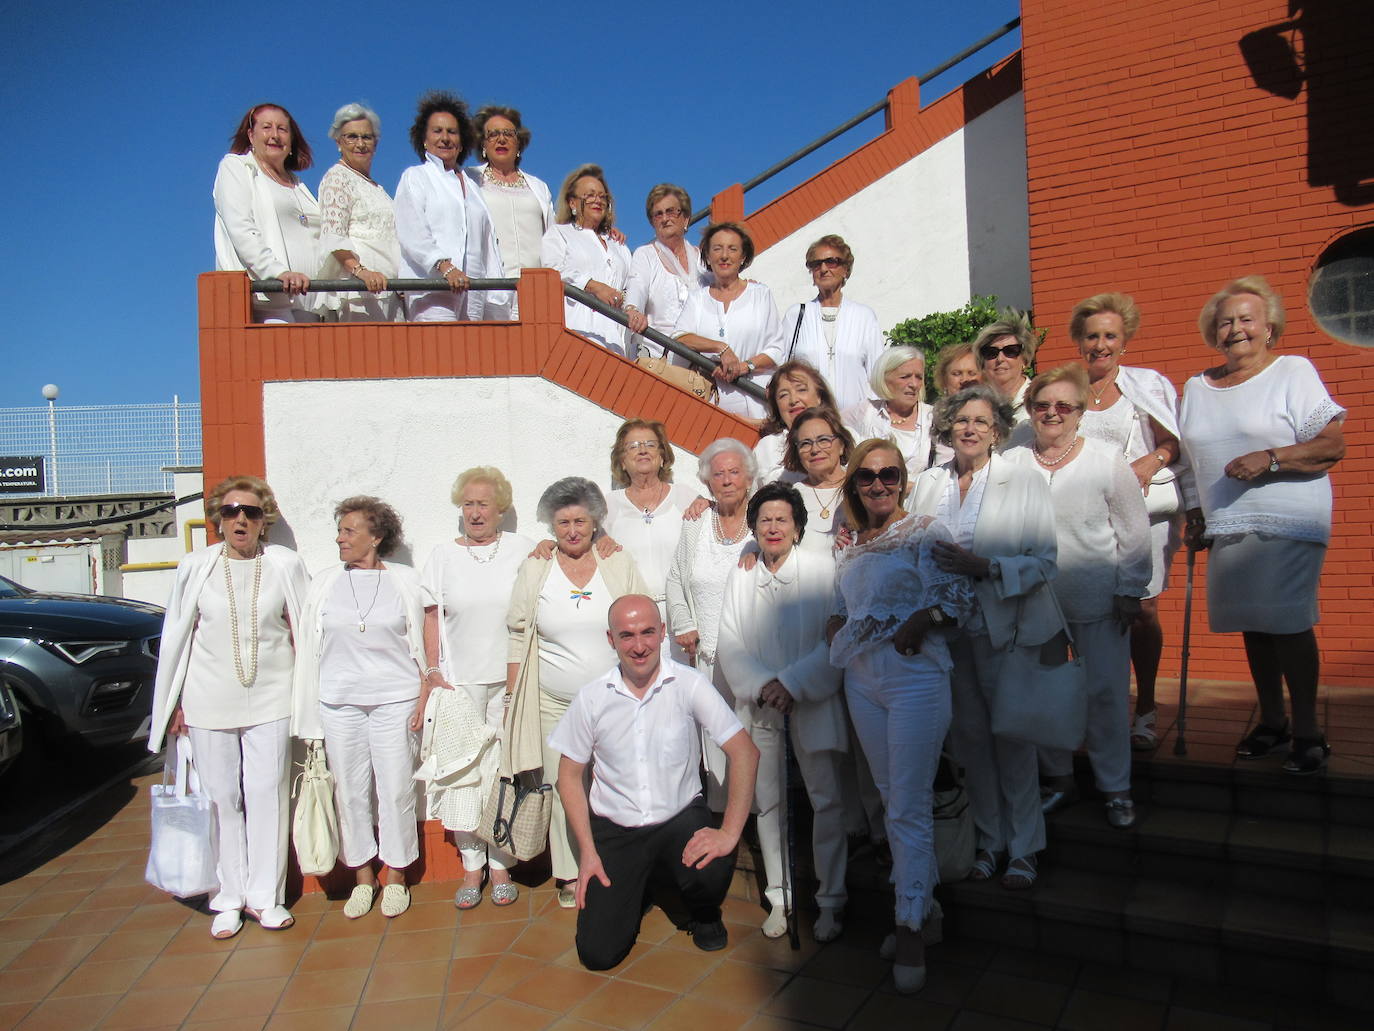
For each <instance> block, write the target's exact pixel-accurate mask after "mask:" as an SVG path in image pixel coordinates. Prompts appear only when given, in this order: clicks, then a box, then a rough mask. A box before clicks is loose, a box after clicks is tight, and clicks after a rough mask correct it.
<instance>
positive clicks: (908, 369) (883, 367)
mask: <svg viewBox="0 0 1374 1031" xmlns="http://www.w3.org/2000/svg"><path fill="white" fill-rule="evenodd" d="M869 387H870V388H871V389H872V391H873V393H874V395H875V397H874V398H872V399H870V400H865V401H860V402H859V403H858V404H856V405H854V406H852V407H850V408H848V409H846V410H845V411H844V412H843V413H842V414H843V415H844V421H845V423H846V424H847V425H848V426H849V427H850V428H851V429H852V430H853V431H854V437H855V439H856V440H867V439H869V438H873V437H886V438H889V439H890V440H892V441H894V442H895V443H896V444H897V447H898V448H900V449H901V452H902V462H903V464H904V465H905V466H906V470H907V475H908V476H910V477H913V478H914V477H915V476H916V474H917V473H919V472H921V471H923V470H925V469H928V468H929V467H930V466H931V465H932V464H933V463H932V459H933V458H934V457H935V441H934V440H933V439H932V438H931V435H930V424H931V420H932V419H933V418H934V409H932V408H931V407H930V405H928V404H926V402H925V400H924V398H925V394H926V359H925V355H923V354H922V353H921V352H920V350H919V349H917V348H915V347H907V346H906V345H905V344H894V345H893V346H892V347H888V348H885V349H884V350H883V353H882V354H880V355H879V356H878V359H877V361H875V362H874V363H873V372H872V375H871V376H870V377H869ZM946 460H948V458H946Z"/></svg>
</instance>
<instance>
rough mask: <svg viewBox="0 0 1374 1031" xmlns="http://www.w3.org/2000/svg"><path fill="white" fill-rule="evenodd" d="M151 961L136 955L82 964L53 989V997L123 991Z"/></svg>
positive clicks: (126, 989)
mask: <svg viewBox="0 0 1374 1031" xmlns="http://www.w3.org/2000/svg"><path fill="white" fill-rule="evenodd" d="M152 961H153V958H152V957H151V956H136V957H133V958H130V959H116V960H112V961H111V962H109V963H83V964H81V966H79V967H77V968H76V969H75V970H73V971H72V972H71V973H70V974H68V975H67V976H66V978H65V979H64V980H63V981H62V983H61V984H59V985H58V986H57V987H56V988H54V989H53V992H52V994H53V998H56V999H65V998H68V997H70V996H73V995H107V994H109V993H111V992H115V993H123V992H127V991H128V990H129V987H130V985H132V984H133V983H134V982H135V981H137V980H138V978H139V975H141V974H142V973H143V971H145V970H147V969H148V965H149V964H150V963H152Z"/></svg>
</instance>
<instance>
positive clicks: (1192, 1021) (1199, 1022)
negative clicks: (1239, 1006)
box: [1164, 1006, 1274, 1031]
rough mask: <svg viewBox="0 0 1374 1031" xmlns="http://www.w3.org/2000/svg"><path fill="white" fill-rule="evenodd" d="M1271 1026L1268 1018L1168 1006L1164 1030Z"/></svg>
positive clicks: (1254, 1030)
mask: <svg viewBox="0 0 1374 1031" xmlns="http://www.w3.org/2000/svg"><path fill="white" fill-rule="evenodd" d="M1273 1027H1274V1025H1273V1023H1272V1022H1271V1021H1268V1020H1246V1019H1245V1018H1244V1017H1227V1016H1224V1015H1222V1014H1220V1013H1204V1012H1202V1010H1190V1009H1186V1008H1185V1007H1182V1006H1170V1007H1169V1016H1168V1019H1167V1020H1166V1021H1165V1024H1164V1031H1272V1028H1273Z"/></svg>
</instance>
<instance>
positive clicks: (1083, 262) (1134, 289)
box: [1022, 0, 1374, 684]
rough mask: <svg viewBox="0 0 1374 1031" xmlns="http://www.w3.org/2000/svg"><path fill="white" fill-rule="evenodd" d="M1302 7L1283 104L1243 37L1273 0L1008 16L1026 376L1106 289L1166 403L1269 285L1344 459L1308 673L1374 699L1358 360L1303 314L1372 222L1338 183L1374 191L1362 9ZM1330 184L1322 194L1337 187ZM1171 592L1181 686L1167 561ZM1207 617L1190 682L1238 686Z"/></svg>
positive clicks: (1178, 569)
mask: <svg viewBox="0 0 1374 1031" xmlns="http://www.w3.org/2000/svg"><path fill="white" fill-rule="evenodd" d="M1301 6H1305V7H1307V8H1309V9H1310V10H1308V11H1305V12H1303V13H1301V14H1300V15H1299V16H1298V20H1299V23H1300V24H1299V25H1297V26H1296V27H1292V26H1290V27H1288V29H1287V30H1286V31H1285V33H1284V34H1285V35H1286V37H1287V38H1288V39H1290V40H1293V41H1294V42H1296V44H1297V49H1298V52H1299V54H1300V55H1302V56H1303V57H1304V58H1305V61H1306V65H1307V68H1306V72H1307V74H1306V81H1304V82H1301V83H1294V85H1295V86H1300V90H1299V91H1298V93H1297V96H1296V97H1295V99H1287V98H1286V97H1284V96H1279V95H1275V94H1274V93H1273V92H1269V91H1266V90H1265V89H1262V88H1261V87H1260V86H1258V85H1256V82H1255V79H1254V77H1252V74H1251V71H1250V69H1249V68H1248V67H1247V64H1246V61H1245V60H1244V58H1243V57H1242V53H1241V40H1242V37H1245V36H1246V35H1247V34H1249V33H1255V32H1258V31H1260V30H1264V29H1267V28H1271V27H1276V26H1280V25H1281V23H1284V22H1285V20H1286V19H1287V18H1288V7H1289V3H1288V0H1251V2H1249V3H1237V2H1234V0H1140V2H1135V3H1128V4H1116V5H1113V6H1111V7H1109V8H1104V7H1102V6H1101V5H1100V4H1096V3H1089V2H1086V0H1023V2H1022V18H1023V24H1022V33H1023V36H1022V39H1023V51H1022V58H1023V63H1024V91H1025V103H1026V144H1027V166H1028V174H1029V184H1030V225H1031V273H1032V287H1033V292H1034V301H1035V315H1036V321H1037V323H1038V324H1039V325H1041V326H1044V327H1048V328H1049V331H1050V334H1049V337H1048V340H1047V342H1046V347H1045V349H1044V351H1043V358H1042V359H1041V360H1040V361H1039V363H1038V364H1039V365H1040V367H1041V368H1049V367H1052V366H1053V365H1055V364H1058V363H1060V362H1063V361H1067V360H1069V359H1070V358H1071V357H1076V353H1075V352H1074V351H1073V347H1072V344H1071V343H1070V342H1069V340H1068V334H1067V331H1066V326H1067V322H1068V315H1069V312H1070V310H1071V309H1072V307H1073V305H1074V304H1075V303H1076V302H1078V301H1079V300H1081V299H1082V298H1084V297H1086V296H1089V295H1090V294H1093V293H1097V292H1099V291H1102V290H1109V289H1113V290H1122V291H1125V292H1127V293H1130V294H1132V295H1134V297H1135V298H1136V300H1137V302H1138V303H1139V304H1140V307H1141V311H1142V313H1143V318H1142V323H1141V330H1140V333H1139V335H1138V336H1137V337H1136V338H1135V340H1134V341H1133V342H1132V345H1131V348H1130V351H1131V353H1130V355H1129V357H1128V359H1127V361H1128V362H1129V363H1130V364H1139V365H1144V366H1149V367H1153V368H1156V369H1159V370H1160V371H1162V372H1164V373H1166V374H1167V375H1168V376H1170V378H1172V379H1173V381H1174V383H1175V385H1177V386H1179V387H1180V390H1181V388H1182V386H1183V383H1184V381H1185V379H1186V378H1187V377H1188V376H1189V375H1192V374H1194V373H1196V372H1198V371H1199V370H1200V369H1202V368H1203V367H1205V366H1208V365H1211V364H1213V363H1214V359H1215V354H1214V353H1213V352H1211V351H1209V350H1207V349H1206V346H1205V345H1204V344H1203V343H1202V341H1201V339H1200V338H1199V336H1198V333H1197V328H1196V320H1197V314H1198V310H1199V309H1200V308H1201V306H1202V304H1203V303H1204V301H1206V299H1207V298H1208V297H1209V296H1210V295H1211V294H1212V293H1213V292H1214V291H1215V290H1216V289H1217V288H1218V287H1219V286H1221V285H1222V284H1223V283H1225V282H1226V281H1228V280H1230V279H1232V278H1234V277H1236V276H1238V275H1242V274H1245V273H1248V272H1259V273H1262V274H1263V275H1265V276H1267V277H1268V279H1269V281H1270V283H1271V284H1273V286H1274V287H1275V288H1276V289H1278V290H1279V292H1280V293H1282V294H1283V297H1284V299H1285V301H1286V303H1287V310H1288V332H1287V334H1286V335H1285V337H1284V338H1283V341H1282V347H1283V349H1284V350H1286V351H1288V352H1290V353H1295V354H1301V355H1304V356H1306V357H1308V358H1310V359H1311V360H1312V361H1313V362H1314V363H1315V364H1316V366H1317V368H1318V370H1319V371H1320V372H1321V374H1322V377H1323V379H1324V380H1325V382H1326V385H1327V387H1328V389H1329V390H1330V391H1331V393H1332V395H1333V396H1334V397H1335V398H1336V400H1337V401H1338V402H1339V403H1341V404H1342V405H1344V406H1345V407H1347V408H1348V409H1349V411H1350V418H1349V419H1348V420H1347V422H1346V426H1345V432H1346V442H1347V452H1346V457H1345V460H1344V461H1343V462H1341V464H1340V465H1339V466H1337V468H1336V470H1335V471H1334V472H1333V474H1332V481H1333V484H1334V487H1335V494H1336V516H1335V525H1334V530H1333V536H1332V542H1331V549H1330V552H1329V554H1328V556H1327V565H1326V571H1325V575H1324V577H1323V579H1322V588H1321V607H1322V622H1321V626H1320V627H1319V629H1318V634H1319V639H1320V641H1321V645H1322V654H1323V667H1322V677H1323V680H1325V681H1327V682H1330V683H1364V684H1374V643H1372V638H1374V635H1372V634H1371V632H1370V629H1369V619H1370V616H1371V612H1372V611H1374V607H1372V606H1371V601H1374V543H1372V542H1374V503H1371V499H1372V498H1374V486H1371V483H1372V481H1374V475H1371V474H1374V451H1371V443H1374V437H1372V436H1371V432H1370V429H1369V421H1368V419H1367V418H1366V417H1365V413H1366V412H1367V411H1369V408H1370V405H1371V402H1374V350H1369V349H1361V348H1357V347H1352V346H1349V345H1346V344H1342V343H1338V342H1336V341H1334V340H1332V339H1331V338H1329V337H1327V336H1326V335H1325V334H1323V333H1322V332H1321V331H1320V330H1319V329H1317V328H1316V325H1315V323H1314V321H1313V319H1312V317H1311V315H1310V314H1309V312H1308V311H1307V307H1306V294H1307V281H1308V277H1309V275H1310V273H1311V271H1312V268H1313V266H1314V263H1315V262H1316V260H1317V258H1318V257H1319V255H1320V254H1321V251H1322V250H1323V248H1324V247H1325V246H1326V245H1327V244H1329V243H1330V242H1331V241H1332V240H1333V239H1335V238H1336V237H1337V236H1339V235H1340V234H1342V233H1343V232H1345V231H1348V230H1349V229H1351V228H1352V227H1355V226H1361V225H1365V224H1367V223H1370V222H1371V221H1374V204H1371V203H1369V200H1370V199H1371V198H1370V195H1369V193H1368V191H1366V192H1365V193H1364V194H1361V191H1360V190H1359V189H1358V187H1352V186H1350V185H1349V184H1350V183H1357V182H1358V181H1359V180H1362V179H1363V180H1374V161H1372V160H1371V158H1372V157H1374V147H1371V145H1370V143H1369V142H1367V140H1368V138H1369V135H1370V134H1369V119H1370V112H1371V111H1374V77H1371V67H1372V66H1374V57H1371V55H1370V53H1369V51H1368V50H1367V49H1366V45H1367V42H1368V40H1369V38H1370V36H1369V32H1368V30H1367V29H1366V28H1365V27H1364V26H1365V25H1366V23H1367V22H1368V19H1369V17H1370V11H1369V9H1368V4H1367V3H1366V2H1364V0H1330V2H1327V3H1324V4H1319V3H1307V4H1305V5H1301ZM1252 38H1254V37H1252ZM1268 38H1269V40H1270V41H1271V42H1273V41H1274V40H1276V39H1277V38H1278V37H1277V35H1276V34H1272V33H1271V34H1270V36H1269V37H1268ZM1361 40H1363V41H1364V42H1361ZM1304 51H1305V54H1304V53H1303V52H1304ZM1279 68H1281V65H1280V64H1277V63H1273V62H1271V63H1269V64H1268V65H1267V66H1266V70H1267V71H1268V72H1270V73H1273V72H1275V71H1276V70H1278V69H1279ZM1280 78H1281V77H1280ZM1343 181H1344V182H1346V183H1347V185H1346V186H1343V187H1341V189H1340V193H1341V194H1342V197H1340V198H1338V196H1337V188H1336V186H1335V185H1333V184H1336V183H1341V182H1343ZM1174 582H1175V585H1176V586H1175V588H1174V589H1172V590H1171V591H1170V592H1168V593H1167V594H1166V595H1165V600H1164V604H1163V608H1164V609H1165V611H1166V615H1167V618H1168V621H1169V623H1172V624H1173V626H1169V625H1168V624H1166V633H1167V634H1168V635H1169V640H1168V643H1167V644H1166V652H1165V668H1164V670H1163V671H1162V672H1163V674H1164V675H1166V676H1170V675H1174V674H1175V673H1176V672H1177V654H1178V652H1177V644H1178V631H1177V624H1178V623H1179V622H1180V618H1181V617H1180V612H1181V609H1182V602H1183V591H1182V590H1181V589H1180V588H1181V587H1182V583H1183V559H1182V557H1181V556H1180V557H1179V559H1178V560H1177V563H1176V566H1175V581H1174ZM1204 582H1205V578H1203V577H1200V578H1199V583H1200V584H1201V583H1204ZM1204 602H1205V593H1199V595H1198V597H1197V598H1196V600H1195V613H1196V616H1200V617H1201V618H1200V619H1198V618H1196V617H1195V621H1194V627H1195V634H1194V645H1193V651H1192V656H1193V657H1192V666H1191V671H1192V672H1193V673H1195V674H1196V675H1198V676H1210V677H1225V678H1228V679H1248V674H1247V671H1246V667H1245V663H1244V656H1243V653H1242V650H1241V642H1240V638H1239V636H1238V635H1231V636H1213V635H1211V634H1208V633H1206V632H1205V630H1206V617H1205V604H1204ZM1198 629H1201V630H1202V631H1203V633H1201V634H1200V635H1199V634H1198V633H1197V632H1196V631H1197V630H1198Z"/></svg>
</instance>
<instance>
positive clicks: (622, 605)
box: [606, 594, 662, 633]
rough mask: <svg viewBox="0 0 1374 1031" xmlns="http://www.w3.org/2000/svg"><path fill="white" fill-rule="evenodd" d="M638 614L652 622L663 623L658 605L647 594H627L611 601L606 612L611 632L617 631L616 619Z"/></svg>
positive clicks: (624, 618)
mask: <svg viewBox="0 0 1374 1031" xmlns="http://www.w3.org/2000/svg"><path fill="white" fill-rule="evenodd" d="M636 616H642V617H645V618H648V619H649V620H650V621H651V622H654V623H661V622H662V620H661V619H660V618H659V615H658V605H657V604H656V603H655V602H654V599H653V598H650V597H649V596H648V595H647V594H626V595H624V596H622V597H619V598H617V599H616V600H615V601H613V602H611V607H610V609H608V610H607V612H606V617H607V618H606V625H607V627H608V628H609V629H610V631H611V633H615V630H616V620H617V619H619V620H627V619H633V618H635V617H636Z"/></svg>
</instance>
